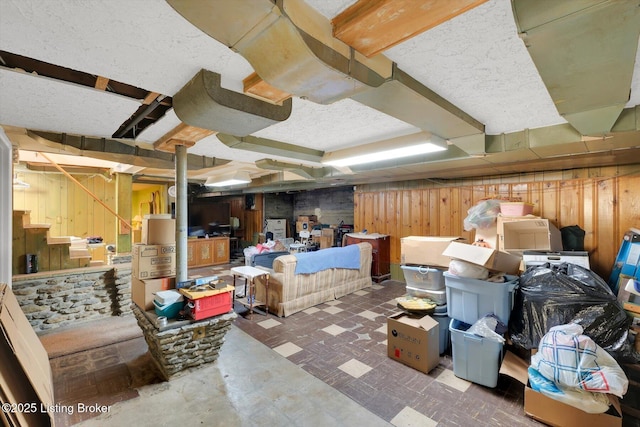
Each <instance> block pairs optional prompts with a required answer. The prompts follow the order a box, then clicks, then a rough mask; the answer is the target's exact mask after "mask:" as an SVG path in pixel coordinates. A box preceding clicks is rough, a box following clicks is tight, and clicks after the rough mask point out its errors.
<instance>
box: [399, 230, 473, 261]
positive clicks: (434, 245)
mask: <svg viewBox="0 0 640 427" xmlns="http://www.w3.org/2000/svg"><path fill="white" fill-rule="evenodd" d="M466 241H467V240H466V239H464V238H462V237H458V236H455V237H439V236H407V237H403V238H401V239H400V263H401V264H416V265H426V266H431V267H447V268H448V267H449V262H450V261H451V258H449V257H448V256H445V255H443V254H442V253H443V252H444V250H445V249H446V248H447V246H449V243H451V242H466Z"/></svg>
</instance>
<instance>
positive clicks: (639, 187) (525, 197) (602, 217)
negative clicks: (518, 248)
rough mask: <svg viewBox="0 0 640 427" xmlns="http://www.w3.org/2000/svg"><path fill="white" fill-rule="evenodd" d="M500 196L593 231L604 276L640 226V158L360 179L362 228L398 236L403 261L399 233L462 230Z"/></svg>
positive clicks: (592, 245) (357, 200) (396, 254)
mask: <svg viewBox="0 0 640 427" xmlns="http://www.w3.org/2000/svg"><path fill="white" fill-rule="evenodd" d="M492 196H500V197H513V198H521V199H522V201H524V202H530V203H534V204H535V208H534V211H533V214H534V215H538V216H541V217H543V218H548V219H549V220H551V222H553V223H554V225H556V227H558V228H561V227H565V226H570V225H578V226H580V227H581V228H582V229H583V230H585V232H586V236H585V250H587V251H589V260H590V264H591V269H592V270H593V271H594V272H596V273H597V274H598V275H600V276H601V277H603V278H604V279H605V280H607V279H608V278H609V275H610V273H611V267H612V266H613V263H614V261H615V258H616V256H617V254H618V250H619V248H620V244H621V242H622V237H623V235H624V233H625V232H626V231H627V230H629V228H632V227H633V228H640V165H631V166H620V167H610V168H593V169H578V170H572V171H564V172H544V173H535V174H523V175H518V176H498V177H490V178H483V179H480V180H456V181H426V180H425V181H410V182H405V183H402V184H401V185H398V183H395V184H393V185H386V184H378V185H367V186H359V187H358V188H357V190H356V192H355V194H354V223H355V224H354V226H355V231H361V230H363V229H367V230H368V231H369V232H370V233H382V234H388V235H390V236H391V263H392V264H399V262H400V238H401V237H405V236H412V235H413V236H463V237H465V238H467V239H469V240H470V241H473V239H474V231H473V230H472V231H465V230H464V227H463V222H464V219H465V218H466V216H467V211H468V210H469V209H470V208H471V207H472V206H474V205H475V204H476V203H477V202H478V201H480V200H481V199H484V198H487V197H492Z"/></svg>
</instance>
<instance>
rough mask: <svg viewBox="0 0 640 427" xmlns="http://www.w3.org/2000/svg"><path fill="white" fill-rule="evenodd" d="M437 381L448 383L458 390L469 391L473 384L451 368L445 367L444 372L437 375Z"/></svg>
mask: <svg viewBox="0 0 640 427" xmlns="http://www.w3.org/2000/svg"><path fill="white" fill-rule="evenodd" d="M436 381H439V382H441V383H442V384H446V385H448V386H449V387H453V388H455V389H456V390H460V391H461V392H465V391H467V390H468V389H469V387H470V386H471V384H472V383H470V382H469V381H467V380H463V379H462V378H458V377H456V376H455V374H454V373H453V371H452V370H450V369H443V370H442V372H440V374H439V375H438V376H437V377H436Z"/></svg>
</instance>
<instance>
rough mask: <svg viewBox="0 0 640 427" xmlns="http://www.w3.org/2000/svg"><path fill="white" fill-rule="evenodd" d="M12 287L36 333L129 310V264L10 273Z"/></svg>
mask: <svg viewBox="0 0 640 427" xmlns="http://www.w3.org/2000/svg"><path fill="white" fill-rule="evenodd" d="M12 289H13V293H14V294H15V296H16V298H17V299H18V302H19V303H20V306H21V308H22V311H23V312H24V313H25V315H26V316H27V319H28V320H29V322H30V323H31V326H32V327H33V329H34V330H35V331H36V332H42V331H46V330H50V329H54V328H59V327H62V326H65V325H69V324H72V323H77V322H83V321H88V320H95V319H98V318H104V317H110V316H120V315H124V314H130V313H131V308H130V307H131V266H130V265H121V266H118V267H117V268H114V267H113V266H104V267H88V268H78V269H70V270H62V271H49V272H42V273H35V274H22V275H17V276H13V279H12Z"/></svg>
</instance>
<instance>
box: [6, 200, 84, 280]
mask: <svg viewBox="0 0 640 427" xmlns="http://www.w3.org/2000/svg"><path fill="white" fill-rule="evenodd" d="M50 228H51V224H32V223H31V211H21V210H15V211H13V258H12V266H11V267H12V274H14V275H16V274H24V273H26V256H27V254H34V255H37V257H38V271H54V270H66V269H69V268H80V267H87V266H89V265H90V261H91V253H90V251H89V249H88V247H87V242H86V240H85V239H77V238H72V237H69V236H60V237H56V236H50V235H49V230H50Z"/></svg>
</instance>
